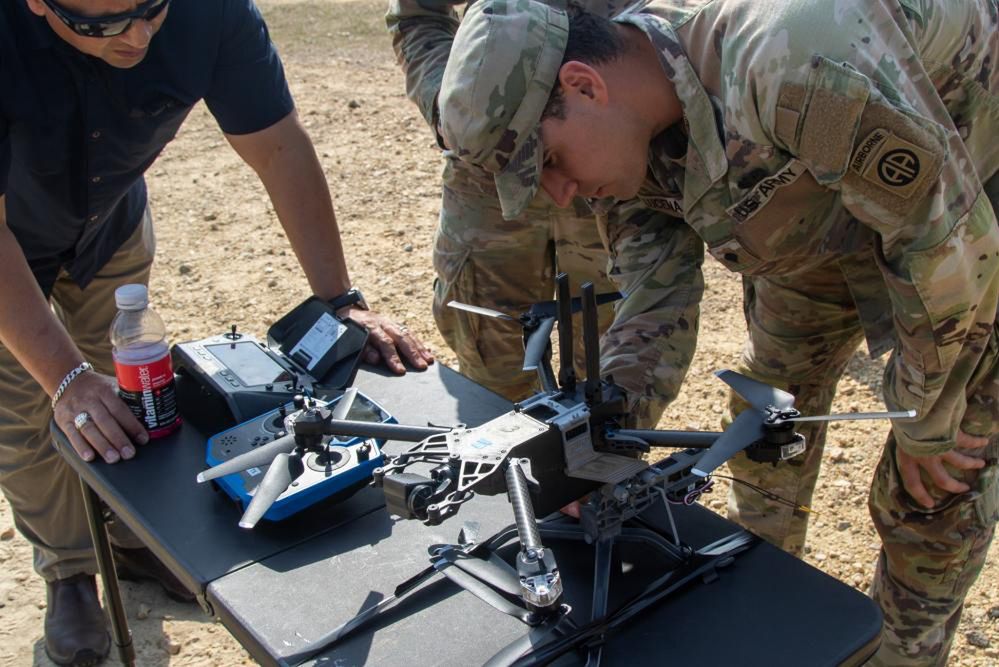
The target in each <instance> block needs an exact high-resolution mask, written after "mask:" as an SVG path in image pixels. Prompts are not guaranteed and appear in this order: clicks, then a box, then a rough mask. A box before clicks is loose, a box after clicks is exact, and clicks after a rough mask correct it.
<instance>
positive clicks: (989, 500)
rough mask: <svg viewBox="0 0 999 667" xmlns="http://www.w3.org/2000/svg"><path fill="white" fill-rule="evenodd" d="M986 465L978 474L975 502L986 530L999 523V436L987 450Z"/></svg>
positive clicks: (979, 518) (976, 510)
mask: <svg viewBox="0 0 999 667" xmlns="http://www.w3.org/2000/svg"><path fill="white" fill-rule="evenodd" d="M985 460H986V465H985V467H984V468H982V469H981V470H980V471H979V473H978V483H977V484H976V490H977V491H978V493H979V497H978V499H977V500H976V501H975V512H976V513H977V514H978V520H979V521H981V522H982V525H983V526H985V527H986V528H988V527H990V526H993V525H995V524H996V523H997V522H999V436H993V437H992V441H991V442H990V443H989V446H988V447H986V448H985Z"/></svg>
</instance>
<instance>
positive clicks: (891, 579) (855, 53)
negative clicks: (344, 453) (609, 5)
mask: <svg viewBox="0 0 999 667" xmlns="http://www.w3.org/2000/svg"><path fill="white" fill-rule="evenodd" d="M484 2H487V3H488V4H482V5H477V6H476V7H474V8H473V9H472V10H470V12H469V13H468V14H467V15H466V17H465V20H464V22H463V24H462V27H461V29H460V30H459V32H458V34H457V36H456V37H455V41H454V47H453V50H454V57H452V59H451V64H450V65H449V66H448V68H447V70H446V72H445V75H444V79H443V82H442V86H441V95H440V109H441V130H442V134H443V137H444V139H445V140H446V141H447V143H448V145H450V146H452V147H455V151H456V152H457V154H458V156H459V157H460V158H461V159H463V160H467V161H469V162H471V163H474V164H478V165H481V166H484V167H485V168H486V169H487V170H489V171H490V172H492V173H493V174H494V177H495V181H496V185H497V190H498V193H499V196H500V202H501V204H502V207H503V213H504V215H506V216H515V215H517V213H518V212H519V211H520V210H521V209H522V207H523V206H524V205H525V203H526V202H528V201H530V199H531V198H532V197H533V196H534V194H535V192H536V191H537V189H538V188H539V187H543V188H544V189H545V190H546V191H547V192H548V193H549V195H551V197H552V198H553V199H554V200H555V202H556V203H559V204H562V205H564V204H566V203H568V201H569V200H570V198H571V197H573V196H584V197H591V198H604V197H608V198H614V199H616V200H619V203H618V204H616V205H614V206H613V207H612V208H611V210H610V213H609V215H607V216H606V217H605V218H603V220H604V222H605V224H606V227H605V229H604V230H603V234H604V237H605V238H606V239H607V241H608V243H609V245H610V249H611V253H612V261H613V262H614V264H615V266H623V267H627V270H625V271H622V272H621V273H619V274H612V277H613V278H615V279H616V280H620V282H621V284H620V286H621V287H622V289H623V290H624V291H625V292H626V293H627V294H628V295H629V296H628V298H627V299H626V300H625V302H624V304H623V306H622V308H621V313H622V314H623V316H622V315H620V314H619V317H618V319H617V321H616V322H615V325H614V326H615V327H619V326H620V327H621V328H622V330H627V328H628V321H627V318H628V317H629V316H633V317H634V318H637V319H641V320H642V321H643V322H644V325H645V326H644V328H645V331H646V334H647V338H646V339H644V340H642V342H641V344H640V345H639V344H637V343H632V344H633V345H634V347H635V350H636V351H637V350H638V349H642V348H645V347H648V346H650V345H657V346H659V347H660V348H661V349H664V350H667V351H666V352H665V353H664V354H662V355H659V356H658V359H657V363H658V364H659V368H660V369H659V370H658V371H656V372H654V373H652V374H651V375H650V376H648V377H649V378H650V379H651V381H652V382H653V385H652V386H651V391H652V392H654V393H656V394H657V395H659V396H660V397H662V398H664V399H666V400H669V399H672V398H673V397H674V396H675V389H676V387H675V385H673V384H671V383H670V376H671V375H680V376H682V374H683V371H684V370H685V369H686V368H687V366H688V364H689V362H690V357H691V354H692V351H693V345H692V344H691V337H690V336H685V335H678V332H681V331H682V329H683V327H682V326H680V325H679V322H678V320H677V319H675V316H676V311H675V310H670V309H668V308H664V307H661V303H660V301H659V300H658V299H648V300H644V298H645V297H644V295H645V294H646V293H648V292H652V293H656V294H663V293H665V294H668V295H670V297H671V298H670V300H669V301H670V303H672V304H674V305H675V304H676V303H677V302H678V300H679V299H680V295H681V294H683V293H684V286H685V285H688V284H689V285H691V288H690V289H689V290H688V293H687V298H688V299H689V300H691V301H692V302H696V300H697V299H698V298H699V296H700V291H699V290H700V286H699V285H698V284H697V282H696V281H697V280H698V279H699V270H696V271H693V272H691V271H689V270H688V271H687V272H686V273H684V272H683V271H682V270H680V271H678V269H679V268H680V267H681V266H682V265H683V264H684V263H685V262H690V263H691V265H694V266H696V265H697V263H698V262H699V258H698V256H697V250H695V249H694V247H693V245H692V244H691V243H690V242H689V241H690V239H692V238H693V239H699V240H698V241H697V244H698V245H700V244H702V243H703V244H705V245H706V246H707V248H708V251H709V252H710V253H711V254H712V255H713V256H714V257H715V258H716V259H718V260H719V261H720V262H722V263H723V264H725V265H726V266H728V267H729V268H730V269H732V270H734V271H738V272H740V273H742V274H743V275H744V276H745V285H746V300H745V308H746V316H747V322H748V325H749V340H748V342H747V345H746V348H745V352H744V358H743V361H744V368H743V370H744V371H746V372H748V373H749V374H751V375H753V376H754V377H757V378H759V379H761V380H764V381H767V382H770V383H771V384H775V385H778V386H782V387H784V388H786V389H788V390H789V391H791V392H792V393H794V394H795V395H796V396H797V397H798V401H797V407H798V408H799V409H800V410H801V411H802V412H803V413H804V414H806V415H807V414H825V413H827V412H828V410H829V406H830V403H831V400H832V395H833V392H834V389H835V385H836V383H837V381H838V379H839V377H840V375H841V374H842V373H843V370H844V368H845V366H846V363H847V360H848V359H849V357H850V356H851V354H852V353H853V351H854V349H855V347H856V346H857V344H858V343H859V342H860V340H861V338H863V337H866V339H867V344H868V349H869V352H870V353H871V354H872V356H878V355H880V354H882V353H883V352H885V351H888V350H890V351H891V356H890V358H889V359H888V360H887V363H886V368H885V374H884V383H883V391H884V398H885V402H886V403H887V405H888V407H889V409H892V410H903V409H914V410H916V411H917V417H916V418H915V419H913V420H910V421H901V420H900V421H895V422H893V423H892V425H891V430H890V433H889V436H888V440H887V443H886V445H885V447H884V450H883V454H882V458H881V460H880V462H879V464H878V468H877V471H876V473H875V476H874V479H873V482H872V487H871V493H870V510H871V516H872V518H873V520H874V523H875V526H876V527H877V529H878V532H879V533H880V535H881V538H882V544H883V548H882V550H881V552H880V555H879V560H878V567H877V571H876V573H875V580H874V584H873V588H872V595H873V596H874V598H875V599H876V600H877V601H878V603H879V604H880V606H881V608H882V610H883V611H884V614H885V633H884V637H883V642H882V645H881V648H880V650H879V652H878V654H877V655H876V656H875V659H874V660H875V663H876V664H885V665H904V664H920V665H937V664H944V663H945V661H946V656H947V653H948V651H949V649H950V644H951V641H952V638H953V633H954V630H955V628H956V627H957V623H958V620H959V618H960V614H961V610H962V606H963V602H964V598H965V595H966V594H967V591H968V589H969V588H970V587H971V585H972V583H973V582H974V581H975V579H976V577H977V576H978V574H979V572H980V571H981V568H982V566H983V564H984V559H985V555H986V553H987V550H988V546H989V544H990V542H991V540H992V537H993V533H994V530H995V524H996V522H997V520H999V481H997V475H999V464H997V457H999V437H997V432H999V415H997V410H999V342H997V325H996V306H997V300H999V226H997V223H996V214H995V209H996V203H997V196H999V175H997V171H999V145H997V144H996V142H995V141H994V138H995V136H996V133H997V130H999V95H997V93H996V89H997V85H999V69H997V68H996V62H997V61H999V37H997V23H999V7H997V4H996V0H946V1H945V0H875V1H872V2H860V1H859V0H844V1H841V2H836V3H830V2H824V1H822V0H798V1H792V0H775V1H774V2H768V3H760V2H758V1H756V0H729V1H721V0H716V1H714V2H707V1H698V0H689V1H686V2H685V1H683V0H679V1H676V2H668V1H660V0H656V1H654V2H652V3H650V4H649V6H648V7H645V8H644V9H642V10H641V11H636V12H628V13H625V14H622V15H621V16H618V17H617V18H616V19H614V21H613V22H609V21H607V20H605V19H602V18H599V17H593V16H586V15H579V16H575V17H574V18H573V19H572V21H571V23H570V20H569V18H568V17H567V16H566V14H565V13H563V12H560V11H557V10H554V9H552V8H550V7H546V6H544V5H541V4H539V3H536V2H533V1H532V0H484ZM514 44H516V45H517V47H519V48H514V47H513V46H512V45H514ZM594 156H597V158H596V159H594ZM677 210H679V211H682V215H683V217H684V219H685V222H686V225H678V224H676V219H675V218H671V217H670V214H675V213H676V212H677ZM663 248H668V252H667V253H663V252H662V250H663ZM685 253H686V255H685ZM678 261H679V264H678V263H677V262H678ZM691 281H692V282H691ZM634 299H638V300H639V301H640V302H641V307H640V308H634V307H632V306H631V302H632V300H634ZM664 340H666V341H669V344H666V343H664V342H663V341H664ZM615 342H617V343H618V344H620V345H622V346H627V345H628V344H629V342H628V341H625V340H618V341H615ZM605 348H606V350H605V351H606V353H607V354H608V355H609V356H610V357H611V358H612V359H613V358H620V357H621V356H622V355H621V354H620V353H619V352H618V351H617V350H616V349H614V346H613V345H606V346H605ZM645 361H647V360H646V359H641V358H639V359H638V361H637V363H638V364H641V363H644V362H645ZM629 377H632V376H629ZM624 388H625V389H626V390H627V391H629V394H632V395H633V394H634V392H636V391H643V390H644V391H648V390H649V387H642V386H635V385H631V386H627V385H626V386H624ZM733 403H734V402H733ZM732 407H733V409H734V410H735V409H738V408H739V406H738V405H734V404H733V406H732ZM800 430H801V431H802V432H803V433H804V434H805V435H806V437H807V438H808V439H809V442H810V448H809V451H808V453H807V455H806V456H805V457H804V458H803V459H802V460H796V461H792V462H786V463H783V464H780V465H778V466H777V467H776V468H770V467H769V466H758V465H756V464H752V463H750V462H748V461H746V460H744V459H740V460H739V461H737V462H734V465H733V469H734V470H735V471H736V473H737V474H738V475H739V476H740V477H742V478H746V479H750V480H753V481H755V482H756V483H758V484H761V485H762V486H765V487H768V488H770V489H773V490H774V491H776V492H777V493H779V494H781V495H783V496H785V497H789V498H792V499H794V500H795V501H796V502H797V503H801V504H808V503H809V502H810V498H811V494H812V491H813V488H814V484H815V480H816V477H817V474H818V466H819V462H820V459H821V453H822V445H823V438H824V435H825V431H824V429H823V428H822V427H821V426H819V427H815V426H809V427H805V428H802V429H800ZM732 505H733V507H732V509H733V514H734V516H735V517H736V518H738V519H739V520H741V521H742V522H743V523H745V524H746V525H748V526H749V527H751V528H752V529H753V530H755V531H757V532H759V533H761V534H762V535H763V536H764V537H766V538H768V539H770V540H771V541H773V542H775V543H777V544H779V545H782V546H784V547H786V548H788V549H790V550H792V551H800V549H801V546H802V544H803V542H804V536H805V517H803V516H799V515H796V514H794V513H792V512H790V511H788V510H785V509H784V508H782V507H775V506H773V505H772V504H771V503H768V502H764V501H762V500H760V499H758V498H756V497H754V496H752V495H744V494H743V493H741V492H738V491H737V492H736V493H735V497H734V499H733V503H732Z"/></svg>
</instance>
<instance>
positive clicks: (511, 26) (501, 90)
mask: <svg viewBox="0 0 999 667" xmlns="http://www.w3.org/2000/svg"><path fill="white" fill-rule="evenodd" d="M568 35H569V20H568V17H567V16H566V14H565V12H563V11H560V10H558V9H555V8H553V7H549V6H548V5H546V4H542V3H541V2H536V1H535V0H480V1H479V2H477V3H475V4H474V5H473V6H472V7H470V8H469V9H468V11H467V12H466V14H465V17H464V18H463V19H462V21H461V26H460V27H459V29H458V32H457V34H456V35H455V38H454V43H453V45H452V47H451V55H450V56H449V58H448V64H447V68H446V69H445V71H444V78H443V81H442V82H441V91H440V95H439V97H438V107H439V109H440V124H441V134H442V135H443V137H444V141H445V143H446V144H447V145H448V146H449V147H450V149H451V150H452V151H453V152H454V153H455V154H456V155H457V156H458V157H459V158H461V159H462V160H465V161H466V162H471V163H473V164H477V165H479V166H481V167H483V168H485V169H486V170H487V171H490V172H492V174H493V175H494V178H495V180H496V189H497V191H498V192H499V200H500V205H501V207H502V209H503V217H504V218H506V219H508V220H510V219H513V218H515V217H517V216H518V215H520V213H521V212H522V211H523V210H524V208H525V207H526V206H527V205H528V204H529V203H530V201H531V200H532V199H533V198H534V195H535V194H537V191H538V185H539V182H540V178H541V165H542V162H543V159H542V155H543V148H542V146H541V139H540V137H539V135H538V131H539V123H540V121H541V112H542V111H543V110H544V108H545V105H546V104H547V103H548V97H549V96H550V94H551V90H552V86H554V85H555V82H556V80H557V79H558V72H559V68H560V67H561V64H562V55H563V53H564V52H565V44H566V40H567V38H568Z"/></svg>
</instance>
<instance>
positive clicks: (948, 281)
mask: <svg viewBox="0 0 999 667" xmlns="http://www.w3.org/2000/svg"><path fill="white" fill-rule="evenodd" d="M812 68H813V75H812V77H811V80H810V81H811V83H810V84H809V86H810V88H809V90H807V95H808V97H809V98H810V99H811V100H812V102H811V103H809V104H807V105H806V108H804V109H803V111H804V113H802V114H801V115H800V120H797V119H796V122H795V123H787V124H786V125H785V126H784V127H783V128H782V127H781V123H780V119H781V117H782V115H781V113H780V106H781V104H782V103H785V104H787V106H794V99H795V98H796V97H797V96H796V95H795V94H794V92H795V91H794V90H793V89H785V92H786V93H787V94H786V95H785V96H784V99H783V102H782V101H778V103H777V106H778V114H777V119H778V122H777V126H776V128H775V133H776V135H777V137H778V138H780V139H781V140H783V141H784V142H785V143H786V144H787V145H789V147H790V149H791V150H792V152H795V153H796V155H797V156H798V157H799V158H800V159H801V160H802V161H803V162H804V163H805V164H806V165H807V166H808V167H809V169H810V171H811V172H812V173H813V175H815V177H816V180H818V181H819V182H820V183H822V184H824V185H827V186H828V187H831V188H833V189H837V190H839V192H840V194H841V197H842V201H843V204H844V206H845V207H846V208H847V210H848V211H849V212H850V214H852V215H853V216H854V217H856V218H857V219H858V220H860V221H861V222H863V223H864V224H866V225H868V226H869V227H870V228H872V229H873V230H874V231H875V232H876V233H877V247H876V253H875V254H876V257H877V261H878V263H879V268H880V270H881V274H882V276H883V278H884V280H885V283H886V285H887V287H888V293H889V298H890V299H891V303H892V310H893V315H894V322H895V333H896V345H895V350H894V353H893V355H892V357H891V359H890V361H889V363H888V365H887V368H886V370H885V382H884V397H885V402H886V404H887V405H888V407H889V409H893V410H902V409H915V410H916V411H917V412H918V416H917V417H916V419H915V420H911V421H896V422H895V423H894V424H893V430H894V432H895V435H896V437H897V439H898V442H899V445H900V446H902V448H903V449H905V450H906V451H908V452H909V453H911V454H914V455H919V456H926V455H932V454H941V453H944V452H946V451H948V450H950V449H951V448H953V446H954V443H955V441H956V437H957V430H958V428H959V427H961V426H962V425H964V427H965V428H966V429H967V430H972V431H973V430H975V429H982V428H984V429H986V430H988V431H991V432H995V430H996V421H995V418H994V417H993V419H991V420H989V422H990V423H987V424H984V425H982V424H981V420H976V419H971V420H966V411H967V409H968V406H967V398H966V396H967V388H968V386H969V383H970V382H971V380H972V378H973V375H974V373H975V371H976V369H977V368H979V366H980V364H981V363H983V354H984V350H985V349H986V348H987V346H988V345H989V339H990V337H991V336H994V335H995V334H994V332H993V322H994V320H995V312H996V302H997V299H999V260H997V257H999V227H997V223H996V217H995V213H994V211H993V210H992V206H991V204H990V203H989V201H988V199H987V197H986V196H985V195H984V193H983V191H982V186H981V183H980V181H979V177H978V174H977V172H976V168H975V161H974V159H973V158H972V156H970V155H969V153H968V150H967V148H966V146H965V145H964V143H963V141H962V140H961V138H960V136H958V133H956V132H954V131H953V129H948V126H949V125H950V123H949V121H948V120H947V119H938V120H934V111H935V110H934V109H932V108H930V107H929V106H928V105H927V108H923V109H920V107H921V106H923V105H921V104H919V103H917V104H916V106H915V107H913V106H910V105H909V104H902V103H900V102H899V100H901V99H904V95H903V90H902V87H900V88H899V89H897V90H894V91H892V90H889V89H888V84H887V83H886V82H880V85H879V86H877V87H875V86H872V85H871V84H870V81H869V80H868V79H866V77H863V76H861V75H860V74H858V73H857V71H856V70H854V69H851V68H849V67H847V66H844V65H842V64H840V63H836V62H832V61H829V60H824V59H815V60H813V64H812ZM915 99H918V98H915ZM815 100H821V104H817V103H816V102H815ZM783 118H785V119H786V118H795V117H794V116H789V115H788V114H786V113H785V114H783ZM973 422H978V425H977V426H974V424H973ZM974 434H976V435H988V433H974Z"/></svg>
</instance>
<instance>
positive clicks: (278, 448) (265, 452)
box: [198, 435, 295, 482]
mask: <svg viewBox="0 0 999 667" xmlns="http://www.w3.org/2000/svg"><path fill="white" fill-rule="evenodd" d="M294 450H295V436H293V435H285V436H282V437H280V438H278V439H277V440H274V441H273V442H269V443H267V444H266V445H261V446H260V447H257V448H256V449H252V450H250V451H248V452H246V453H245V454H240V455H239V456H236V457H233V458H231V459H229V460H228V461H224V462H222V463H220V464H218V465H217V466H214V467H212V468H209V469H208V470H205V471H204V472H201V473H198V482H207V481H209V480H212V479H218V478H219V477H225V476H226V475H231V474H232V473H234V472H243V471H244V470H249V469H250V468H256V467H257V466H266V465H270V463H271V461H273V460H274V457H275V456H277V455H278V454H282V453H284V454H287V453H289V452H292V451H294Z"/></svg>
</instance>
